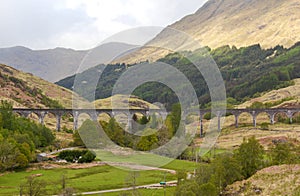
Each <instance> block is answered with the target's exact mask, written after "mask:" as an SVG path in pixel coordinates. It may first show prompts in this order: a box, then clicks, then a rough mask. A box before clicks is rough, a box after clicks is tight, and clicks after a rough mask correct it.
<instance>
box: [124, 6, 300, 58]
mask: <svg viewBox="0 0 300 196" xmlns="http://www.w3.org/2000/svg"><path fill="white" fill-rule="evenodd" d="M299 24H300V2H299V0H284V1H283V0H243V1H241V0H209V1H208V2H206V3H205V4H204V5H203V6H202V7H201V8H200V9H199V10H197V11H196V12H195V13H194V14H191V15H188V16H186V17H184V18H182V19H181V20H180V21H177V22H175V23H174V24H172V25H170V26H168V27H170V28H172V29H176V30H179V31H182V32H184V33H186V34H188V35H190V36H191V37H192V38H193V39H195V40H196V41H198V42H199V43H200V44H201V45H202V46H209V47H210V48H212V49H215V48H218V47H221V46H224V45H230V46H233V45H234V46H236V47H244V46H250V45H253V44H257V43H259V44H260V45H261V46H262V47H263V48H272V47H275V46H276V45H282V46H284V47H287V48H289V47H291V46H292V45H293V44H294V43H296V42H297V41H299V40H300V25H299ZM176 40H178V36H177V37H176V36H174V35H170V33H168V31H162V32H161V33H160V34H159V35H158V36H156V37H155V38H154V39H153V40H152V41H151V42H150V45H151V43H155V45H159V43H173V42H176ZM162 45H163V44H162ZM165 54H166V52H165V51H162V50H159V49H157V50H156V51H154V50H151V52H149V49H148V50H147V48H146V49H144V50H140V51H139V52H138V53H135V54H133V55H131V56H128V58H127V59H123V60H124V61H125V62H127V63H134V62H141V61H145V60H147V59H151V60H157V59H159V58H161V57H162V56H163V55H165Z"/></svg>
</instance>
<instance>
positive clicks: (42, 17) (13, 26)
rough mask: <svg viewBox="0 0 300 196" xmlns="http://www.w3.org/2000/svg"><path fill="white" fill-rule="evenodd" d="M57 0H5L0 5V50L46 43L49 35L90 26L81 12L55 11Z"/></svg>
mask: <svg viewBox="0 0 300 196" xmlns="http://www.w3.org/2000/svg"><path fill="white" fill-rule="evenodd" d="M57 4H59V1H58V0H49V1H40V0H26V1H17V0H10V1H9V0H8V1H5V2H2V4H1V6H0V24H1V29H2V31H1V39H0V47H7V46H14V45H26V43H27V44H30V43H32V42H34V41H42V42H43V41H45V42H46V41H47V40H48V39H49V38H50V37H51V36H53V35H57V34H60V33H63V32H67V31H69V30H70V29H72V28H73V27H74V26H76V24H86V23H91V22H92V21H93V19H91V18H89V17H88V16H87V15H86V14H85V12H84V10H83V9H80V10H76V11H72V10H67V9H57V8H55V6H56V5H57Z"/></svg>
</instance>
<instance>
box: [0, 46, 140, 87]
mask: <svg viewBox="0 0 300 196" xmlns="http://www.w3.org/2000/svg"><path fill="white" fill-rule="evenodd" d="M134 48H135V46H133V45H128V44H124V43H117V42H110V43H107V44H103V45H101V46H99V47H96V48H95V49H91V50H73V49H66V48H55V49H48V50H31V49H29V48H26V47H23V46H16V47H11V48H0V63H2V64H6V65H10V66H12V67H14V68H16V69H18V70H21V71H23V72H28V73H32V74H33V75H36V76H38V77H41V78H43V79H45V80H47V81H50V82H56V81H58V80H60V79H62V78H65V77H67V76H70V75H74V74H75V73H76V72H77V70H78V69H79V68H80V64H81V62H82V60H83V59H84V57H85V56H86V55H87V54H88V55H89V58H87V59H88V60H87V61H85V62H84V64H85V65H84V68H85V69H87V68H90V67H94V66H96V65H99V64H102V63H109V62H110V61H111V60H112V59H113V57H114V56H113V55H114V54H121V53H123V52H124V51H128V50H132V49H134ZM90 51H91V52H90ZM80 71H83V70H80Z"/></svg>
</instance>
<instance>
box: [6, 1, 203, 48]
mask: <svg viewBox="0 0 300 196" xmlns="http://www.w3.org/2000/svg"><path fill="white" fill-rule="evenodd" d="M205 1H207V0H1V6H0V24H1V36H0V47H1V48H4V47H11V46H20V45H21V46H26V47H29V48H32V49H48V48H55V47H66V48H74V49H88V48H92V47H94V46H95V45H97V44H98V43H99V42H101V41H102V40H103V39H105V38H107V37H109V36H111V35H113V34H115V33H118V32H120V31H123V30H126V29H130V28H133V27H140V26H167V25H169V24H172V23H173V22H175V21H177V20H179V19H180V18H182V17H184V16H185V15H187V14H192V13H194V12H195V11H196V10H197V9H199V8H200V7H201V6H202V5H203V3H204V2H205Z"/></svg>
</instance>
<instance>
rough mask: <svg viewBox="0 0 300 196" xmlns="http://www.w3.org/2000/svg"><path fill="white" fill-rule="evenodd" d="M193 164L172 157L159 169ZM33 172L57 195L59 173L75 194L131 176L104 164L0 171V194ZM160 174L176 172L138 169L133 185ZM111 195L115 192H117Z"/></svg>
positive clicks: (120, 183)
mask: <svg viewBox="0 0 300 196" xmlns="http://www.w3.org/2000/svg"><path fill="white" fill-rule="evenodd" d="M195 166H196V164H195V163H194V162H189V161H181V160H174V161H172V162H171V163H169V164H168V165H166V166H164V167H163V168H166V169H172V170H180V169H185V170H187V171H192V170H193V169H194V168H195ZM34 174H41V176H40V177H37V179H41V180H44V181H46V182H47V190H48V191H47V192H48V193H50V194H57V193H59V192H60V191H61V178H62V176H63V175H65V176H66V177H67V180H66V184H67V187H72V188H74V189H75V190H76V192H77V193H80V192H88V191H98V190H107V189H116V188H123V187H128V186H130V184H131V183H132V177H130V176H132V172H130V171H126V170H121V169H118V168H115V167H112V166H108V165H105V166H97V167H91V168H86V169H62V168H57V169H47V170H45V169H43V170H41V169H38V170H32V171H19V172H10V173H4V174H0V175H1V176H0V187H1V188H0V195H16V194H18V193H19V188H20V185H21V184H22V183H25V182H26V177H28V176H30V175H34ZM164 175H166V181H170V180H175V179H176V175H172V174H170V173H167V172H164V171H153V170H151V171H140V172H136V184H137V185H145V184H152V183H159V182H160V181H163V180H164ZM171 190H172V188H168V192H170V191H171ZM139 191H141V192H144V191H146V192H147V195H148V193H149V195H159V194H160V193H161V190H145V189H142V190H139ZM111 194H112V195H116V194H117V193H111ZM145 194H146V193H145ZM117 195H118V194H117Z"/></svg>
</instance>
